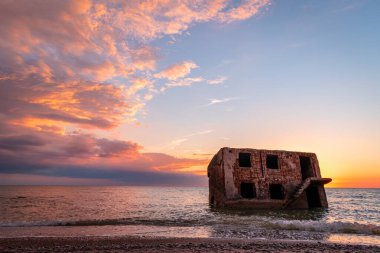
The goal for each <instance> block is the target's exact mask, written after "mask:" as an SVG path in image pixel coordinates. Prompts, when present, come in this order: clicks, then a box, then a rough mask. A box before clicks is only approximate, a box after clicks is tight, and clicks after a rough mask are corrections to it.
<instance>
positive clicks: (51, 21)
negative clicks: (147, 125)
mask: <svg viewBox="0 0 380 253" xmlns="http://www.w3.org/2000/svg"><path fill="white" fill-rule="evenodd" d="M268 4H269V2H268V1H263V0H254V1H242V2H239V3H234V2H233V1H223V0H222V1H220V0H211V1H206V0H205V1H199V2H197V4H196V5H195V4H194V2H193V1H190V0H188V1H187V0H185V1H177V0H168V1H149V0H146V1H90V0H83V1H76V0H67V1H61V0H51V1H49V2H48V3H47V2H46V1H44V0H31V1H30V0H19V1H0V34H1V36H0V172H2V173H5V174H9V175H10V174H12V173H13V174H32V175H35V176H41V177H45V178H46V177H55V176H56V177H66V178H74V177H75V176H77V177H79V176H80V175H79V172H81V173H82V175H85V176H88V177H89V178H93V176H91V175H92V174H91V173H92V172H93V173H94V174H96V173H98V174H99V175H104V176H105V177H106V178H112V180H116V178H117V176H122V177H124V176H125V177H128V176H127V175H130V176H131V177H132V176H133V175H134V176H135V177H136V178H137V177H139V178H144V175H145V176H147V175H148V174H149V173H151V174H149V175H151V176H152V177H157V178H160V180H164V179H162V178H163V177H167V178H178V177H183V178H185V176H183V171H184V170H187V169H188V168H189V167H191V166H204V165H205V164H206V163H207V161H205V160H197V159H193V160H186V159H185V160H184V159H181V158H175V157H172V156H170V155H165V154H146V153H143V152H142V147H141V146H140V145H139V144H138V143H135V142H133V141H129V140H115V139H109V138H105V137H99V136H97V134H99V130H110V129H113V128H116V127H118V126H120V125H121V124H123V123H125V122H129V121H134V120H135V119H136V117H137V115H138V114H139V113H143V112H144V107H145V106H146V103H147V102H148V101H149V100H150V99H152V97H153V96H155V95H157V94H160V92H158V90H159V89H160V88H159V87H157V86H156V85H157V82H158V80H159V79H164V80H167V81H168V82H167V84H166V85H165V86H164V89H167V88H171V87H179V86H190V85H192V84H193V83H200V82H206V83H210V84H217V83H220V82H223V81H224V80H222V79H219V80H218V79H215V80H206V79H204V78H202V77H189V75H190V73H191V71H192V70H194V69H195V68H197V67H198V65H197V64H196V63H194V62H193V61H190V60H182V61H179V62H177V63H173V64H172V65H170V66H169V67H167V68H165V69H163V70H162V71H160V72H158V73H157V68H158V66H159V63H160V60H161V57H162V56H161V55H160V48H157V47H155V46H153V45H152V42H153V41H154V40H157V39H160V38H162V37H165V36H168V37H170V36H171V38H172V39H173V38H174V35H175V36H181V35H183V36H190V33H189V32H188V29H189V27H191V26H193V25H195V24H197V23H203V22H219V23H230V22H233V21H236V20H242V19H247V18H249V17H251V16H253V15H255V14H256V13H257V11H258V10H260V9H262V8H264V7H265V6H267V5H268ZM243 9H244V10H243ZM105 135H107V134H106V133H105V132H102V136H105ZM163 170H168V171H170V173H169V174H167V175H164V174H163V173H164V171H163ZM95 172H96V173H95ZM127 172H128V173H129V174H128V173H127ZM107 173H108V174H107ZM120 173H121V174H120ZM123 173H124V174H123ZM138 173H140V174H138ZM141 173H146V174H141ZM178 173H180V174H181V175H180V176H178V175H177V174H178ZM112 175H114V176H112ZM188 178H189V179H190V178H191V176H189V177H188ZM124 180H125V182H127V181H128V180H127V179H124ZM146 180H148V179H146ZM194 180H195V179H194ZM78 182H79V181H78ZM128 182H130V180H129V181H128Z"/></svg>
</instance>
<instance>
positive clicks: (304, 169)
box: [300, 156, 315, 180]
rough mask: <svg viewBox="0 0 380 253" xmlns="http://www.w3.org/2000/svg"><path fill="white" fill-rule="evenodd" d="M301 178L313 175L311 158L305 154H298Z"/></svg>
mask: <svg viewBox="0 0 380 253" xmlns="http://www.w3.org/2000/svg"><path fill="white" fill-rule="evenodd" d="M300 164H301V173H302V180H305V179H306V178H309V177H314V176H315V174H314V171H313V166H311V159H310V157H307V156H300Z"/></svg>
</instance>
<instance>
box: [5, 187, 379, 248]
mask: <svg viewBox="0 0 380 253" xmlns="http://www.w3.org/2000/svg"><path fill="white" fill-rule="evenodd" d="M326 193H327V198H328V201H329V208H328V209H313V210H217V209H214V208H211V207H210V206H209V205H208V188H207V187H205V188H200V187H196V188H188V187H183V188H179V187H122V186H121V187H114V186H112V187H103V186H102V187H95V186H94V187H91V186H90V187H88V186H86V187H76V186H74V187H71V186H70V187H69V186H64V187H60V186H0V237H28V236H33V237H36V236H123V235H133V236H144V237H149V236H162V237H216V238H257V239H263V240H273V239H279V240H322V241H331V242H341V243H355V244H358V243H359V244H377V245H380V189H326Z"/></svg>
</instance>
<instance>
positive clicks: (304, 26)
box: [0, 0, 380, 188]
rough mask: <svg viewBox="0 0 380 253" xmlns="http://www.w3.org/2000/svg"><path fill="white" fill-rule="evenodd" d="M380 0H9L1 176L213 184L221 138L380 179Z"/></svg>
mask: <svg viewBox="0 0 380 253" xmlns="http://www.w3.org/2000/svg"><path fill="white" fill-rule="evenodd" d="M379 10H380V2H379V1H376V0H372V1H371V0H361V1H358V0H352V1H351V0H331V1H308V0H306V1H296V0H283V1H279V0H277V1H276V0H242V1H231V0H209V1H202V0H197V1H195V0H194V1H187V0H177V1H176V0H162V1H153V0H146V1H134V0H132V1H116V0H115V1H90V0H88V1H84V0H83V1H75V0H73V1H60V0H52V1H45V0H31V1H30V0H17V1H11V0H4V1H0V34H1V36H0V184H32V185H34V184H36V185H40V184H47V185H165V186H166V185H176V186H206V185H207V176H206V168H207V165H208V163H209V161H210V159H211V158H212V156H213V154H215V153H216V152H217V151H218V150H219V149H220V148H222V147H244V148H258V149H275V150H290V151H306V152H314V153H316V154H317V156H318V159H319V164H320V167H321V172H322V176H323V177H331V178H333V182H332V183H331V184H330V186H331V187H364V188H370V187H377V188H378V187H380V159H379V154H378V152H379V151H380V130H379V129H380V71H379V70H380V26H379V24H380V16H379V15H378V13H379Z"/></svg>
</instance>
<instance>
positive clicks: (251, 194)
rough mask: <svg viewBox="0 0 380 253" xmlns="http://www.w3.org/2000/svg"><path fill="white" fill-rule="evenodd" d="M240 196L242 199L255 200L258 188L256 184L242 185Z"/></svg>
mask: <svg viewBox="0 0 380 253" xmlns="http://www.w3.org/2000/svg"><path fill="white" fill-rule="evenodd" d="M240 194H241V197H242V198H246V199H253V198H256V188H255V184H254V183H241V185H240Z"/></svg>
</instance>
